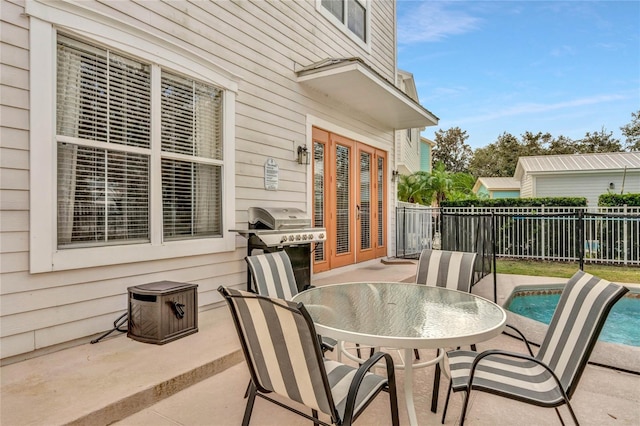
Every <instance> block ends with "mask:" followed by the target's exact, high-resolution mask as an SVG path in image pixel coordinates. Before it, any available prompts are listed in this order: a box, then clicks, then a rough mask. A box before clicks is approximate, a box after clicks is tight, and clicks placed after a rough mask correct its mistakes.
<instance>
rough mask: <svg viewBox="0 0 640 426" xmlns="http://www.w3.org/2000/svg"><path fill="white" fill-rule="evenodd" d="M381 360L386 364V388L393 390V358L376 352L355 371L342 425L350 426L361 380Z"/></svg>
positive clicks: (394, 382) (394, 383)
mask: <svg viewBox="0 0 640 426" xmlns="http://www.w3.org/2000/svg"><path fill="white" fill-rule="evenodd" d="M381 358H384V360H385V363H386V367H387V368H386V371H387V382H388V385H387V386H388V387H389V388H393V389H395V386H396V378H395V377H396V376H395V370H394V364H393V358H391V355H389V354H388V353H385V352H376V353H375V354H373V355H371V357H370V358H369V359H367V360H366V361H365V362H364V363H363V364H362V365H361V366H360V368H358V370H357V371H356V374H355V375H354V376H353V380H352V381H351V386H349V393H347V402H346V405H345V410H344V418H343V424H345V425H350V424H351V423H352V421H353V410H354V409H355V406H356V396H357V395H358V390H359V389H360V385H361V384H362V380H363V379H364V376H365V374H367V372H368V371H369V370H371V369H372V368H373V367H375V365H376V364H377V363H378V361H380V359H381Z"/></svg>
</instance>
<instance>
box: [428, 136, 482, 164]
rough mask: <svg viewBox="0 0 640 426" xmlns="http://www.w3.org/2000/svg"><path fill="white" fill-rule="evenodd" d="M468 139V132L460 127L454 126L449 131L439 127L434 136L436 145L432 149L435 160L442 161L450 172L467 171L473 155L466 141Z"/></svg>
mask: <svg viewBox="0 0 640 426" xmlns="http://www.w3.org/2000/svg"><path fill="white" fill-rule="evenodd" d="M467 139H469V136H468V135H467V132H466V131H464V130H462V129H460V128H459V127H452V128H450V129H448V130H447V131H443V130H442V129H439V130H438V131H437V132H436V134H435V138H434V142H435V143H436V145H435V147H434V148H433V151H432V153H433V161H434V162H442V163H443V164H444V167H445V170H447V171H449V172H452V173H456V172H466V171H467V170H468V169H469V161H470V160H471V157H473V151H472V150H471V147H470V146H469V145H467V144H466V143H465V141H466V140H467Z"/></svg>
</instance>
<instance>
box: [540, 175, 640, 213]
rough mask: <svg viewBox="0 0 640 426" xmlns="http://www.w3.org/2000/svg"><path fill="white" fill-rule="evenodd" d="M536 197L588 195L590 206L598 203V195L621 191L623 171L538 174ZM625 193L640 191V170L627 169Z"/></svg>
mask: <svg viewBox="0 0 640 426" xmlns="http://www.w3.org/2000/svg"><path fill="white" fill-rule="evenodd" d="M534 179H535V189H536V192H535V195H534V197H586V198H587V204H588V205H589V207H594V206H597V205H598V197H599V196H600V195H602V194H606V193H608V192H609V184H610V183H613V184H614V188H613V189H611V190H610V191H611V192H613V193H618V194H619V193H620V191H621V188H622V179H623V173H622V172H602V173H571V174H566V175H557V174H554V175H536V176H535V177H534ZM624 192H625V193H638V192H640V170H638V171H635V170H634V171H627V176H626V178H625V182H624Z"/></svg>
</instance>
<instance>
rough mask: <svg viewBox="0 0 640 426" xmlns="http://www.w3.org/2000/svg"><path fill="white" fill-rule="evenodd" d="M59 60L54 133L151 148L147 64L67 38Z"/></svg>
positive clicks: (60, 47) (62, 40) (61, 42)
mask: <svg viewBox="0 0 640 426" xmlns="http://www.w3.org/2000/svg"><path fill="white" fill-rule="evenodd" d="M57 60H58V63H57V125H56V128H57V134H58V135H63V136H70V137H77V138H82V139H89V140H94V141H100V142H109V143H116V144H121V145H128V146H136V147H141V148H149V147H150V134H151V131H150V128H151V124H150V123H151V101H150V99H151V75H150V68H149V66H148V65H146V64H142V63H140V62H137V61H134V60H131V59H127V58H125V57H123V56H119V55H116V54H114V53H112V52H109V51H107V50H105V49H100V48H96V47H94V46H91V45H88V44H86V43H83V42H79V41H76V40H73V39H70V38H68V37H65V36H59V37H58V53H57Z"/></svg>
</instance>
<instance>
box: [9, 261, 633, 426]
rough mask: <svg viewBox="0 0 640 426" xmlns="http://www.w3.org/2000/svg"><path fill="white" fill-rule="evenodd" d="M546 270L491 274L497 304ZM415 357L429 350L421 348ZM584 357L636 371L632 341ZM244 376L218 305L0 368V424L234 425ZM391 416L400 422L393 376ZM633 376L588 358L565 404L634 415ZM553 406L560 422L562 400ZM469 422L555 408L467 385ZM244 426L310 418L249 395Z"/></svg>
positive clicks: (372, 271) (544, 414)
mask: <svg viewBox="0 0 640 426" xmlns="http://www.w3.org/2000/svg"><path fill="white" fill-rule="evenodd" d="M414 273H415V263H411V262H409V263H403V262H391V263H390V264H384V263H382V262H380V261H379V260H378V261H371V262H366V263H363V264H360V265H357V266H356V267H347V268H341V269H340V270H335V271H330V272H327V273H323V274H317V275H315V276H314V277H313V280H312V283H313V284H314V285H325V284H331V283H337V282H350V281H364V280H371V281H406V280H410V279H411V278H412V277H413V275H414ZM564 281H566V280H563V279H558V278H551V277H527V276H515V275H498V303H499V304H502V303H503V302H504V301H505V300H506V298H507V297H508V295H509V294H510V292H511V289H512V288H513V287H514V286H515V285H523V284H539V283H543V284H544V283H558V282H564ZM492 284H493V279H492V277H491V276H489V277H485V279H483V280H482V281H481V282H480V283H478V284H477V285H476V286H474V289H473V292H474V293H476V294H479V295H481V296H484V297H486V298H488V299H492V297H493V296H492V294H493V289H492ZM510 322H514V323H517V325H518V326H519V327H522V328H526V329H527V330H528V331H530V332H531V334H529V332H528V333H527V335H528V337H529V336H532V340H534V341H535V340H536V339H539V338H540V336H541V335H542V333H544V327H541V326H540V324H538V323H535V322H533V321H528V320H526V319H523V318H522V317H517V316H512V315H510ZM494 347H500V348H506V349H510V350H515V351H524V350H525V349H524V347H523V344H522V342H519V341H517V340H515V339H512V338H510V337H508V336H499V337H497V338H495V339H492V340H490V341H487V342H483V343H480V344H478V349H480V350H482V349H488V348H494ZM424 352H425V357H427V356H428V355H429V353H428V352H429V351H424ZM592 360H593V361H596V362H597V363H600V364H605V365H614V366H619V367H622V368H625V369H627V370H632V371H636V372H640V349H638V348H631V347H626V346H622V345H610V344H602V343H598V345H597V346H596V350H595V351H594V355H593V356H592ZM432 374H433V369H432V368H425V369H421V370H417V371H416V374H415V383H414V393H415V403H416V408H417V411H418V421H419V423H420V424H437V423H439V421H440V417H441V415H442V407H443V406H444V399H445V397H446V395H445V394H446V385H447V383H446V380H445V379H444V378H443V379H442V381H441V392H440V400H439V405H438V413H437V414H433V413H431V412H430V411H429V405H430V400H431V384H432V377H433V376H432ZM248 379H249V374H248V371H247V369H246V365H245V363H244V360H243V357H242V354H241V352H240V350H239V342H238V340H237V336H236V334H235V330H234V328H233V325H232V322H231V318H230V315H229V312H228V309H227V308H226V306H224V305H221V307H220V308H216V309H211V310H208V311H203V312H200V313H199V331H198V333H195V334H192V335H190V336H186V337H184V338H181V339H179V340H176V341H174V342H171V343H168V344H166V345H152V344H146V343H141V342H138V341H134V340H132V339H129V338H127V337H126V336H125V335H117V336H115V337H109V338H106V339H104V340H103V341H101V342H100V343H98V344H94V345H91V344H83V345H79V346H76V347H72V348H69V349H65V350H61V351H59V352H55V353H51V354H48V355H43V356H40V357H37V358H33V359H29V360H25V361H22V362H18V363H15V364H10V365H6V366H3V367H2V368H1V369H0V380H1V394H0V398H1V399H0V404H1V405H0V424H2V425H8V426H19V425H58V424H60V425H62V424H76V425H107V424H116V425H154V426H156V425H160V426H161V425H238V424H240V423H241V420H242V415H243V412H244V405H245V402H246V400H245V399H243V394H244V391H245V389H246V385H247V382H248ZM397 380H398V386H399V406H400V420H401V424H403V425H404V424H407V414H406V410H405V409H404V395H403V393H402V374H399V375H398V378H397ZM639 391H640V375H638V374H632V373H629V372H623V371H617V370H614V369H610V368H605V367H602V366H598V365H589V366H588V367H587V369H586V370H585V373H584V375H583V378H582V381H581V383H580V385H579V387H578V390H577V392H576V394H575V395H574V397H573V399H572V404H573V406H574V409H575V411H576V413H577V416H578V419H579V420H580V421H581V423H582V424H584V425H638V424H640V392H639ZM388 404H389V399H388V396H387V395H386V394H383V395H381V396H379V397H378V398H377V399H376V401H375V402H374V404H372V406H370V407H369V408H368V409H367V410H366V411H365V413H364V414H363V416H362V417H360V418H359V419H358V420H357V422H356V424H361V425H386V424H389V421H390V417H389V409H388V407H389V405H388ZM460 404H461V397H460V395H454V396H453V397H452V399H451V403H450V408H449V412H448V414H447V419H446V424H456V423H458V421H459V410H460ZM560 410H561V413H562V414H563V417H564V418H565V419H566V421H567V423H568V424H570V418H569V415H568V412H567V410H566V408H561V409H560ZM467 423H468V424H470V425H510V424H518V423H526V424H528V425H538V424H540V425H543V424H545V425H546V424H559V421H558V419H557V417H556V414H555V411H554V410H552V409H544V408H538V407H532V406H529V405H526V404H522V403H518V402H515V401H509V400H506V399H504V398H499V397H496V396H493V395H488V394H483V393H479V392H476V393H475V394H473V397H472V400H471V406H470V411H469V413H468V416H467ZM251 424H253V425H297V424H310V422H309V421H307V420H305V419H302V418H300V417H298V416H296V415H294V414H292V413H289V412H288V411H287V410H284V409H282V408H280V407H277V406H275V405H273V404H270V403H268V402H266V401H264V400H261V399H258V400H257V401H256V406H255V408H254V414H253V417H252V422H251Z"/></svg>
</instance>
